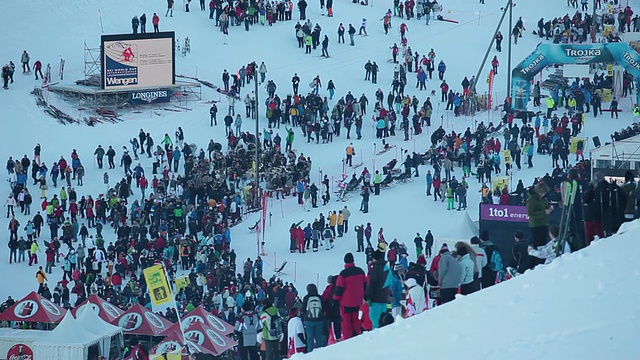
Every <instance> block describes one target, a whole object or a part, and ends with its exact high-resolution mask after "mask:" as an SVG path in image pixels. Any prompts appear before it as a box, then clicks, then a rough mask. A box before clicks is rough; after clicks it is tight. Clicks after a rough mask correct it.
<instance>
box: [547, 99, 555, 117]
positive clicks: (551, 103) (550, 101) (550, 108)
mask: <svg viewBox="0 0 640 360" xmlns="http://www.w3.org/2000/svg"><path fill="white" fill-rule="evenodd" d="M555 106H556V103H555V101H553V98H552V97H551V96H548V97H547V117H548V118H551V112H552V111H553V108H554V107H555Z"/></svg>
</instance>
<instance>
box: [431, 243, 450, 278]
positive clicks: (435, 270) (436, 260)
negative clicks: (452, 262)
mask: <svg viewBox="0 0 640 360" xmlns="http://www.w3.org/2000/svg"><path fill="white" fill-rule="evenodd" d="M448 251H449V247H448V246H447V244H446V243H444V244H442V247H440V251H439V252H438V255H436V256H435V257H434V258H433V261H432V262H431V267H430V268H429V271H430V272H431V273H432V274H433V276H435V277H436V279H437V278H438V267H439V265H440V258H441V257H442V254H443V252H448Z"/></svg>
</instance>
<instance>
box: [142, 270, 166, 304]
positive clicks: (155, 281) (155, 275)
mask: <svg viewBox="0 0 640 360" xmlns="http://www.w3.org/2000/svg"><path fill="white" fill-rule="evenodd" d="M144 278H145V279H146V280H147V288H149V294H150V295H151V302H152V303H153V305H155V306H158V305H162V304H165V303H168V302H170V301H171V300H172V298H171V289H169V284H168V283H167V278H166V277H165V276H164V270H162V265H154V266H151V267H148V268H146V269H144Z"/></svg>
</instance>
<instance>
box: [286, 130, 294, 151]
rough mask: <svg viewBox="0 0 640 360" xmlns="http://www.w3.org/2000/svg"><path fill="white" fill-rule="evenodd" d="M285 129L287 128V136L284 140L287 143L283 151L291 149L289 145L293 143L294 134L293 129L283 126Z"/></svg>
mask: <svg viewBox="0 0 640 360" xmlns="http://www.w3.org/2000/svg"><path fill="white" fill-rule="evenodd" d="M285 130H287V136H286V137H285V141H286V142H287V145H286V146H285V148H284V151H289V150H291V146H292V145H293V139H294V137H295V135H294V133H293V129H290V128H288V127H286V126H285Z"/></svg>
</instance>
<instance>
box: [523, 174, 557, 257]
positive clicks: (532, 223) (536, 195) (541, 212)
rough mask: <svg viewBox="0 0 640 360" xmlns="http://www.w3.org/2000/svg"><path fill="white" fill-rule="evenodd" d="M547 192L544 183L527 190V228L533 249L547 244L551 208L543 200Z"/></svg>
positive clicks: (547, 188)
mask: <svg viewBox="0 0 640 360" xmlns="http://www.w3.org/2000/svg"><path fill="white" fill-rule="evenodd" d="M548 192H549V187H548V186H547V184H545V183H544V182H540V183H538V184H537V185H536V186H534V187H532V188H531V190H529V198H528V199H527V215H529V227H530V228H531V236H532V245H533V247H534V248H537V247H538V246H544V245H545V244H546V243H547V234H548V233H549V230H548V227H549V214H550V213H551V212H552V211H553V206H552V205H550V204H549V202H548V201H547V200H546V199H544V196H545V195H546V194H547V193H548Z"/></svg>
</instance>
